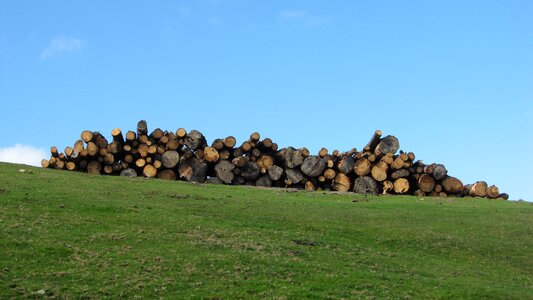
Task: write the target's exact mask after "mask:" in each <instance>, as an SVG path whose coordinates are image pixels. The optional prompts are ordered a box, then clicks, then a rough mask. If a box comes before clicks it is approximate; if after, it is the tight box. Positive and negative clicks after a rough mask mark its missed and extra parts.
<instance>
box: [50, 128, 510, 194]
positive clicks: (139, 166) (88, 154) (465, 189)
mask: <svg viewBox="0 0 533 300" xmlns="http://www.w3.org/2000/svg"><path fill="white" fill-rule="evenodd" d="M111 137H112V138H111V139H109V140H108V139H106V138H105V137H104V136H103V135H102V134H101V133H99V132H92V131H88V130H86V131H83V132H82V133H81V135H80V139H79V140H77V141H76V142H75V143H74V145H73V146H72V147H70V146H69V147H66V148H65V150H64V151H63V152H60V151H59V150H58V149H57V147H51V150H50V152H51V157H50V159H43V160H42V162H41V164H42V167H43V168H55V169H60V170H69V171H79V172H86V173H89V174H103V175H120V176H129V177H136V176H144V177H149V178H152V177H155V178H161V179H168V180H185V181H190V182H199V183H204V182H207V183H217V184H231V185H254V186H262V187H281V188H284V187H291V188H300V189H305V190H307V191H317V190H319V191H320V190H328V191H330V190H331V191H339V192H348V191H353V192H355V193H361V194H400V195H417V196H426V195H427V196H439V197H446V196H455V197H464V196H471V197H486V198H492V199H496V198H501V199H508V198H509V196H508V195H507V194H505V193H500V191H499V189H498V188H497V187H496V186H494V185H491V186H489V185H488V184H487V183H486V182H484V181H478V182H475V183H473V184H467V185H463V183H462V181H461V180H459V179H457V178H455V177H452V176H450V175H448V171H447V169H446V167H445V166H444V165H442V164H425V163H423V162H422V161H420V160H415V154H414V153H412V152H403V151H399V150H400V143H399V141H398V139H397V138H396V137H394V136H391V135H389V136H385V137H383V136H382V132H381V131H380V130H376V132H374V134H373V135H372V137H371V139H370V141H369V142H368V144H367V145H366V146H364V147H363V148H362V150H361V151H357V149H355V148H354V149H352V150H350V151H346V152H340V151H338V150H334V151H332V152H331V153H330V151H329V150H328V149H326V148H322V149H320V151H319V152H318V153H317V154H316V155H313V154H311V152H310V151H309V150H308V149H307V148H299V149H296V148H293V147H286V148H282V149H279V148H278V145H277V144H276V143H274V142H273V141H272V140H271V139H270V138H263V139H262V138H261V135H260V134H259V133H257V132H254V133H252V134H251V135H250V137H249V139H248V140H246V141H244V142H243V143H241V144H237V140H236V139H235V137H233V136H228V137H224V138H219V139H215V140H214V141H213V142H212V143H211V144H208V142H207V140H206V138H205V137H204V135H203V134H202V133H201V132H199V131H197V130H191V131H190V132H187V131H186V130H185V129H183V128H179V129H178V130H176V131H175V132H174V131H163V130H161V129H159V128H157V129H155V130H153V131H152V132H151V133H149V131H148V125H147V123H146V121H144V120H141V121H139V123H138V124H137V130H136V131H127V132H122V131H121V130H120V129H119V128H115V129H113V130H112V131H111Z"/></svg>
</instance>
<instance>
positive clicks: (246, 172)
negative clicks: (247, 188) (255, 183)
mask: <svg viewBox="0 0 533 300" xmlns="http://www.w3.org/2000/svg"><path fill="white" fill-rule="evenodd" d="M260 174H261V173H260V172H259V166H258V165H257V163H255V162H252V161H250V162H248V163H247V164H246V166H244V167H243V168H241V176H242V177H244V178H246V180H247V181H250V180H256V179H257V178H258V177H259V175H260Z"/></svg>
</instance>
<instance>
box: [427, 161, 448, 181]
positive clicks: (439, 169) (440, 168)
mask: <svg viewBox="0 0 533 300" xmlns="http://www.w3.org/2000/svg"><path fill="white" fill-rule="evenodd" d="M431 175H433V178H435V180H442V179H444V178H445V177H446V176H447V175H448V170H446V167H444V165H441V164H435V165H434V166H433V170H432V172H431Z"/></svg>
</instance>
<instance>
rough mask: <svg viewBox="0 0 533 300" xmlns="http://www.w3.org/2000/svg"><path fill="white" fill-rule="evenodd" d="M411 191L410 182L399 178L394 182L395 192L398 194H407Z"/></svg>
mask: <svg viewBox="0 0 533 300" xmlns="http://www.w3.org/2000/svg"><path fill="white" fill-rule="evenodd" d="M408 191H409V181H407V179H405V178H398V179H396V180H395V181H394V192H395V193H397V194H405V193H407V192H408Z"/></svg>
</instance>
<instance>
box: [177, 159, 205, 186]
mask: <svg viewBox="0 0 533 300" xmlns="http://www.w3.org/2000/svg"><path fill="white" fill-rule="evenodd" d="M207 171H208V166H207V164H206V163H205V162H203V160H201V159H199V158H197V157H194V156H193V157H188V158H186V157H182V158H181V159H180V162H179V165H178V174H179V177H180V178H182V179H185V180H187V181H189V182H199V183H203V182H205V180H206V178H207Z"/></svg>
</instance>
